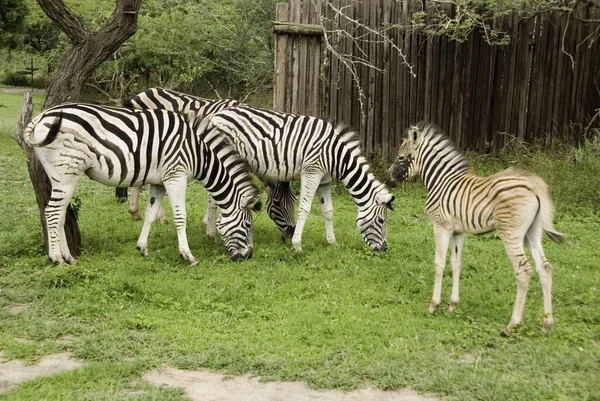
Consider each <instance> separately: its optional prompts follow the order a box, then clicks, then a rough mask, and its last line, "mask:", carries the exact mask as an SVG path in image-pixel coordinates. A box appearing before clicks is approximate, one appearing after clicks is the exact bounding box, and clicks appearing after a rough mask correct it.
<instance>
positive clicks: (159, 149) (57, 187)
mask: <svg viewBox="0 0 600 401" xmlns="http://www.w3.org/2000/svg"><path fill="white" fill-rule="evenodd" d="M205 125H206V121H202V120H196V121H194V126H193V127H192V126H190V124H189V123H188V120H187V119H185V118H184V117H183V116H181V115H180V114H177V113H172V112H169V111H167V110H142V111H139V110H130V109H124V108H116V107H109V106H96V105H90V104H64V105H59V106H56V107H53V108H50V109H48V110H46V111H44V112H42V113H41V114H40V115H38V116H37V117H36V118H35V119H34V120H33V121H32V122H31V123H30V124H29V125H28V127H27V129H26V132H25V138H26V141H27V143H28V144H29V145H30V146H32V147H33V148H34V150H35V154H36V156H37V158H38V159H39V161H40V162H41V164H42V166H43V167H44V170H45V171H46V174H47V175H48V177H49V178H50V181H51V183H52V193H51V196H50V200H49V202H48V205H47V206H46V210H45V216H46V221H47V227H46V230H47V233H48V239H49V250H48V256H49V258H50V260H51V261H53V262H55V263H58V264H60V263H64V262H66V263H69V264H71V263H74V262H75V259H74V258H73V257H72V256H71V254H70V252H69V249H68V246H67V243H66V241H65V233H64V221H65V212H66V208H67V205H68V204H69V201H70V200H71V197H72V195H73V192H74V191H75V186H76V184H77V182H78V181H79V179H80V178H81V176H82V175H83V174H86V175H87V176H88V177H90V178H91V179H92V180H94V181H98V182H100V183H102V184H105V185H111V186H117V187H131V186H141V185H143V184H146V183H147V184H150V196H149V197H148V207H147V210H146V217H145V221H144V225H143V228H142V232H141V234H140V237H139V239H138V243H137V247H138V250H139V251H140V253H141V254H142V255H143V256H148V250H147V244H148V235H149V232H150V226H151V224H152V222H153V221H154V220H155V219H156V217H157V214H158V207H159V206H160V203H161V200H162V198H163V196H164V194H165V192H166V193H168V194H169V198H170V199H171V207H172V212H173V216H174V222H175V227H176V229H177V236H178V241H179V252H180V254H181V255H182V256H183V258H184V259H185V260H186V261H187V262H188V263H189V264H191V265H193V266H195V265H197V264H198V261H197V260H196V259H195V258H194V256H193V255H192V253H191V251H190V249H189V246H188V242H187V235H186V210H185V193H186V186H187V183H188V182H189V181H190V180H192V179H194V178H195V179H197V180H199V181H201V182H202V183H203V184H204V186H205V187H206V189H207V190H208V192H209V193H210V194H211V197H212V198H213V200H214V202H216V203H217V204H218V205H219V207H220V208H221V210H222V214H221V217H220V221H219V222H218V226H219V232H220V234H221V235H222V236H223V239H224V243H225V246H226V248H227V249H228V251H229V255H230V257H231V259H232V260H240V259H245V258H249V257H251V256H252V247H253V241H252V215H251V211H250V209H251V208H252V207H253V206H256V207H258V205H259V203H258V202H259V200H260V192H259V190H258V188H257V187H256V185H255V184H254V183H253V181H252V177H251V175H250V173H249V171H248V168H247V166H246V164H245V162H244V161H243V160H242V159H241V158H240V157H239V156H238V155H237V154H236V153H235V152H234V151H232V147H231V144H230V143H229V142H228V141H227V139H226V138H223V137H222V136H217V135H211V133H209V132H206V131H205Z"/></svg>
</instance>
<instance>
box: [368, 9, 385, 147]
mask: <svg viewBox="0 0 600 401" xmlns="http://www.w3.org/2000/svg"><path fill="white" fill-rule="evenodd" d="M371 1H373V2H374V3H375V7H376V13H375V21H374V24H373V27H372V28H373V29H374V30H375V31H377V32H381V29H382V19H383V9H384V5H383V2H384V0H371ZM374 42H375V43H374V48H375V57H374V58H372V60H373V61H374V63H375V65H376V67H377V68H378V69H379V71H377V70H376V71H375V89H374V92H373V144H374V146H373V153H374V154H376V155H381V153H382V141H383V139H382V134H383V133H382V129H381V124H382V120H381V118H382V116H381V114H382V102H383V76H384V74H383V73H382V72H381V70H383V68H384V67H383V43H382V42H381V38H380V37H377V36H376V37H375V39H374Z"/></svg>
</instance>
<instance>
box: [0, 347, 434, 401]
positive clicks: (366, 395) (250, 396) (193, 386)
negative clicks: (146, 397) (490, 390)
mask: <svg viewBox="0 0 600 401" xmlns="http://www.w3.org/2000/svg"><path fill="white" fill-rule="evenodd" d="M1 358H2V352H1V351H0V359H1ZM83 366H85V363H84V362H82V361H79V360H77V359H74V358H73V356H72V354H71V353H61V354H54V355H47V356H45V357H43V358H42V360H41V361H40V362H39V363H37V364H35V365H25V364H24V363H23V362H22V361H20V360H11V361H8V362H0V394H4V393H7V392H8V391H10V390H12V389H14V388H16V387H17V386H19V385H20V384H21V383H22V382H24V381H25V380H32V379H35V378H36V377H41V376H50V375H53V374H56V373H60V372H64V371H67V370H73V369H78V368H81V367H83ZM143 379H144V380H146V381H148V382H150V383H152V384H154V385H155V386H175V387H181V388H183V389H184V390H185V393H186V395H187V396H188V397H189V398H190V399H192V400H194V401H241V400H243V401H283V400H285V401H442V400H441V399H440V398H436V397H432V396H424V395H420V394H418V393H416V392H415V391H413V390H410V389H402V390H396V391H382V390H376V389H373V388H366V389H363V390H357V391H351V392H342V391H338V390H312V389H310V388H309V387H308V386H307V385H306V384H304V383H301V382H266V383H261V382H260V378H258V377H252V376H250V375H248V374H247V375H244V376H238V377H234V376H226V375H222V374H218V373H212V372H209V371H208V370H202V371H188V370H179V369H173V368H168V367H167V368H164V369H160V370H152V371H150V372H148V373H146V374H145V375H144V376H143Z"/></svg>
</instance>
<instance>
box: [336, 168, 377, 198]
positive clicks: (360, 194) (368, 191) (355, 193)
mask: <svg viewBox="0 0 600 401" xmlns="http://www.w3.org/2000/svg"><path fill="white" fill-rule="evenodd" d="M340 180H341V181H342V182H343V183H344V186H345V187H346V189H348V192H350V195H352V197H353V198H354V202H355V203H356V206H358V207H359V208H361V207H363V206H364V205H365V204H367V203H368V202H369V200H370V199H371V198H372V197H373V196H374V194H375V191H374V189H375V188H374V187H375V185H374V184H375V177H373V174H371V173H369V171H368V166H367V165H366V164H364V165H359V166H358V168H356V169H355V170H353V171H349V172H348V173H347V174H345V175H344V176H343V177H340Z"/></svg>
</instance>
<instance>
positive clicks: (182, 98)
mask: <svg viewBox="0 0 600 401" xmlns="http://www.w3.org/2000/svg"><path fill="white" fill-rule="evenodd" d="M239 104H241V103H240V102H238V101H237V100H231V99H223V100H214V99H204V98H200V97H196V96H192V95H188V94H186V93H181V92H176V91H173V90H170V89H163V88H150V89H147V90H145V91H144V92H142V93H138V94H137V95H135V96H134V97H133V98H131V99H130V100H129V102H128V103H127V106H128V107H132V108H136V109H164V110H170V111H174V112H177V113H181V114H184V115H190V116H191V117H193V118H204V117H206V116H208V115H211V114H213V113H216V112H217V111H219V110H223V109H226V108H228V107H233V106H236V105H239Z"/></svg>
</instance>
